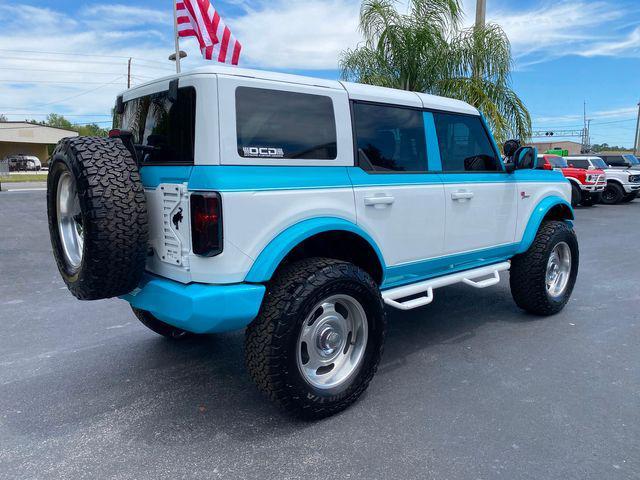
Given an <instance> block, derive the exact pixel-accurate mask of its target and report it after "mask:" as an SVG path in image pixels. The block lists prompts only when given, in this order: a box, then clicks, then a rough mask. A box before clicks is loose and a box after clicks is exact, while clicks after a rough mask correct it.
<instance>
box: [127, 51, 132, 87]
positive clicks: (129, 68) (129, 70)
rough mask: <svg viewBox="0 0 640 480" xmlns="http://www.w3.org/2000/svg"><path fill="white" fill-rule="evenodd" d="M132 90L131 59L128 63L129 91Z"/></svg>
mask: <svg viewBox="0 0 640 480" xmlns="http://www.w3.org/2000/svg"><path fill="white" fill-rule="evenodd" d="M130 88H131V58H129V62H127V90H128V89H130Z"/></svg>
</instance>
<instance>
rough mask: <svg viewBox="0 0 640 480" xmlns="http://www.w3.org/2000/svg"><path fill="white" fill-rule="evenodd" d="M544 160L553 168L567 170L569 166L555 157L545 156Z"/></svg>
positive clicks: (561, 159)
mask: <svg viewBox="0 0 640 480" xmlns="http://www.w3.org/2000/svg"><path fill="white" fill-rule="evenodd" d="M546 158H547V160H548V161H549V163H550V164H551V165H552V166H553V167H555V168H567V167H568V166H569V164H568V163H567V161H566V160H565V159H564V158H562V157H559V156H557V155H547V156H546Z"/></svg>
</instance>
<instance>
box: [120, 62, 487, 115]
mask: <svg viewBox="0 0 640 480" xmlns="http://www.w3.org/2000/svg"><path fill="white" fill-rule="evenodd" d="M199 74H214V75H229V76H235V77H248V78H258V79H261V80H272V81H275V82H285V83H293V84H297V85H310V86H316V87H324V88H331V89H337V90H346V91H347V94H348V95H349V99H351V100H362V101H368V102H378V103H392V104H395V105H405V106H410V107H416V108H427V109H433V110H444V111H451V112H457V113H466V114H470V115H479V112H478V110H477V109H476V108H474V107H472V106H471V105H469V104H468V103H466V102H463V101H461V100H455V99H453V98H447V97H439V96H436V95H429V94H426V93H417V92H410V91H407V90H397V89H395V88H386V87H378V86H375V85H366V84H364V83H352V82H342V81H338V80H327V79H324V78H315V77H306V76H302V75H292V74H289V73H279V72H270V71H267V70H254V69H248V68H238V67H228V66H224V65H212V66H206V67H200V68H196V69H194V70H190V71H188V72H183V73H181V74H180V75H173V76H170V77H164V78H160V79H158V80H154V81H152V82H149V83H146V84H142V85H139V86H136V87H135V89H138V88H143V87H145V86H147V85H149V84H153V83H156V82H159V81H167V80H171V79H172V78H176V77H186V76H190V75H199ZM135 89H131V90H128V91H127V92H128V93H129V94H131V93H133V92H132V90H135Z"/></svg>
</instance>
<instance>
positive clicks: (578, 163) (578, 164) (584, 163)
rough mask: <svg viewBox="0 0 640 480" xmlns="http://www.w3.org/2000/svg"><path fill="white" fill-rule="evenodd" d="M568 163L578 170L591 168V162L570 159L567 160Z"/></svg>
mask: <svg viewBox="0 0 640 480" xmlns="http://www.w3.org/2000/svg"><path fill="white" fill-rule="evenodd" d="M567 162H568V163H569V165H573V166H574V167H576V168H583V169H585V170H587V169H588V168H589V160H580V159H577V158H576V159H571V158H569V159H568V160H567Z"/></svg>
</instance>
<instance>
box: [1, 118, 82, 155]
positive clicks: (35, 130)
mask: <svg viewBox="0 0 640 480" xmlns="http://www.w3.org/2000/svg"><path fill="white" fill-rule="evenodd" d="M76 136H78V132H74V131H73V130H65V129H63V128H56V127H48V126H46V125H39V124H37V123H29V122H0V160H2V159H4V158H6V157H8V156H10V155H19V154H22V155H32V156H34V157H38V158H39V159H40V161H41V162H42V163H43V164H44V163H45V162H46V161H47V159H48V158H49V148H48V147H49V146H50V145H55V144H57V143H58V142H59V141H60V140H61V139H63V138H65V137H76Z"/></svg>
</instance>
